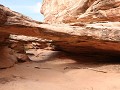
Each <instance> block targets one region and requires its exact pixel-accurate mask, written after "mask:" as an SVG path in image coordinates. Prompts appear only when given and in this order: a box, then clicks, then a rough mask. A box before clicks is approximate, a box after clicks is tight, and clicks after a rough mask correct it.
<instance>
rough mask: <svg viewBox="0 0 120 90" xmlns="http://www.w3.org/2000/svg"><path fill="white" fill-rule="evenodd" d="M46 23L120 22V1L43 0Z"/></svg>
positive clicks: (42, 10)
mask: <svg viewBox="0 0 120 90" xmlns="http://www.w3.org/2000/svg"><path fill="white" fill-rule="evenodd" d="M41 13H42V14H44V16H45V22H46V23H70V22H98V21H120V0H43V5H42V9H41Z"/></svg>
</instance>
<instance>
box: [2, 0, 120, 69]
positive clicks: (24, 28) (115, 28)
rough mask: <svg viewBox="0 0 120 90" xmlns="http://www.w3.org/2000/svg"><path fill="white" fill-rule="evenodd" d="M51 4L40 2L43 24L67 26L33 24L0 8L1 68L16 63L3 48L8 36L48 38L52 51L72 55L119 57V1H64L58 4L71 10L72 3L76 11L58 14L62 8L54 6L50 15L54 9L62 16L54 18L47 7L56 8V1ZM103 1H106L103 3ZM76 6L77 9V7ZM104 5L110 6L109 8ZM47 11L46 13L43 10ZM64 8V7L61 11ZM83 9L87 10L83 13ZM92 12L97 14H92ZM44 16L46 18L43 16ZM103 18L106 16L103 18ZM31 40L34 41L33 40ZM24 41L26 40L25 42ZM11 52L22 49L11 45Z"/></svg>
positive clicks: (7, 9)
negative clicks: (52, 45) (41, 4)
mask: <svg viewBox="0 0 120 90" xmlns="http://www.w3.org/2000/svg"><path fill="white" fill-rule="evenodd" d="M53 1H54V0H51V1H50V0H48V1H47V2H46V0H44V2H43V7H42V12H43V13H44V15H45V22H47V23H60V22H62V23H67V22H68V23H69V24H45V23H41V22H38V21H34V20H32V19H30V18H28V17H26V16H23V15H22V14H20V13H17V12H14V11H12V10H10V9H9V8H6V7H4V6H2V5H0V21H1V22H0V47H1V51H0V53H3V52H5V53H7V54H5V53H4V54H0V55H2V56H0V57H3V59H4V60H3V59H2V58H1V59H0V63H2V62H3V63H5V64H6V65H5V66H2V64H3V63H2V64H0V68H4V67H10V66H12V65H13V64H14V61H15V60H14V58H13V57H12V56H14V54H13V55H12V56H11V54H10V53H9V51H7V50H6V49H4V47H5V48H6V46H8V44H7V42H8V37H9V34H17V35H25V36H32V37H37V40H38V38H43V39H49V40H50V41H51V43H52V44H54V45H55V49H57V50H63V51H67V52H72V53H81V54H84V55H89V54H91V55H94V54H98V53H100V54H102V55H104V54H105V55H106V54H107V55H115V56H119V55H120V22H119V15H120V14H119V12H118V14H115V13H116V11H118V10H116V9H117V8H118V6H119V3H118V0H112V1H110V0H108V4H107V3H104V2H103V0H99V3H97V1H98V0H96V1H95V0H89V2H88V0H79V1H78V2H79V3H76V1H77V0H74V1H72V2H71V3H70V1H67V0H66V1H62V2H61V3H63V2H64V3H67V4H68V5H67V4H66V6H65V8H66V7H67V8H68V6H69V7H70V6H71V5H73V4H75V6H76V8H73V9H74V10H72V9H69V8H68V10H69V12H71V13H67V14H64V13H63V12H62V11H60V9H61V8H62V7H61V8H58V7H57V6H56V7H54V9H55V10H53V9H52V8H51V10H53V11H52V12H54V11H56V10H58V12H61V14H59V15H60V16H58V18H57V19H56V18H54V16H55V12H54V15H53V14H52V12H51V10H49V8H50V7H52V6H51V4H52V5H53V4H55V5H58V3H56V2H57V1H56V2H53ZM104 1H105V2H107V1H106V0H104ZM109 1H110V2H109ZM48 2H49V3H48ZM50 2H52V3H50ZM115 2H116V4H115ZM81 3H82V4H81ZM109 3H111V4H109ZM59 4H60V3H59ZM103 4H104V5H105V6H106V8H105V9H104V8H103V7H102V8H103V9H102V10H101V11H100V9H98V6H99V8H100V7H101V5H103ZM79 5H80V7H78V6H79ZM92 5H97V6H96V8H95V7H92ZM107 5H108V6H109V8H108V6H107ZM111 5H112V6H114V5H117V6H116V7H114V8H112V9H113V11H114V13H110V12H109V11H110V10H112V9H111ZM48 6H49V7H48ZM59 6H60V5H59ZM61 6H62V5H61ZM83 6H84V8H83ZM88 6H89V7H88ZM90 7H91V8H92V10H91V9H90ZM47 8H48V11H49V12H48V11H46V10H47ZM65 8H63V11H64V9H65ZM86 8H88V9H87V10H86ZM83 9H84V10H83ZM94 9H95V10H96V11H94ZM108 9H110V10H108ZM76 10H78V11H79V10H80V11H79V14H80V15H77V14H78V13H76ZM105 10H106V12H105V13H103V11H105ZM107 10H108V11H107ZM83 12H84V13H83ZM87 12H91V13H87ZM98 12H101V13H103V14H99V13H98ZM108 12H109V13H108ZM56 13H57V12H56ZM96 13H97V14H96ZM68 14H70V15H72V16H73V17H76V16H77V17H78V16H79V17H78V18H79V19H78V18H77V19H72V18H71V17H69V16H67V15H68ZM110 14H111V15H110ZM114 14H115V15H114ZM46 15H47V16H48V17H49V18H48V17H46ZM49 15H50V16H49ZM99 15H101V16H100V18H98V16H99ZM105 15H107V16H106V17H105ZM93 16H95V17H97V19H94V18H92V17H93ZM1 17H3V18H1ZM65 17H67V18H65ZM61 18H62V19H61ZM68 18H70V19H68ZM106 18H108V19H106ZM113 18H114V19H113ZM47 19H48V20H47ZM103 19H104V20H103ZM101 21H102V22H101ZM103 21H104V22H103ZM113 21H114V22H113ZM71 22H74V23H71ZM83 22H84V23H83ZM89 22H90V23H89ZM34 40H36V39H35V38H34V39H33V41H34ZM38 41H39V40H38ZM25 42H27V41H26V40H25ZM20 46H21V45H20ZM12 49H17V50H19V49H20V50H22V49H21V47H20V48H14V45H13V48H12ZM18 52H19V51H18ZM20 52H21V51H20ZM9 54H10V55H9ZM6 55H7V56H6ZM15 56H17V58H18V59H21V57H24V58H26V57H25V56H24V55H21V54H19V55H18V54H16V55H15ZM24 58H23V61H24ZM8 62H9V63H8ZM7 63H8V64H7Z"/></svg>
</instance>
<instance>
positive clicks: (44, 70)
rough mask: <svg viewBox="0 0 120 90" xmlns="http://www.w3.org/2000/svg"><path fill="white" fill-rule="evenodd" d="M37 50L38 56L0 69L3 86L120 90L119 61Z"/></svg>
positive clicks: (28, 89)
mask: <svg viewBox="0 0 120 90" xmlns="http://www.w3.org/2000/svg"><path fill="white" fill-rule="evenodd" d="M37 53H38V55H37V58H35V59H34V58H33V57H34V56H33V57H32V56H31V58H32V59H33V61H30V62H25V63H18V64H15V66H14V67H11V68H8V69H0V90H120V62H119V61H117V62H114V61H109V60H108V61H109V62H108V61H106V62H105V61H104V60H103V61H101V60H102V58H99V57H98V58H94V57H83V56H74V57H72V56H71V55H66V54H64V53H61V52H53V51H51V52H50V51H46V50H45V51H42V52H40V51H39V52H38V51H37ZM55 53H57V54H55ZM46 56H47V58H45V57H46ZM48 56H50V57H48ZM41 58H43V60H42V59H41Z"/></svg>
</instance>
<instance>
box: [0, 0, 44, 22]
mask: <svg viewBox="0 0 120 90" xmlns="http://www.w3.org/2000/svg"><path fill="white" fill-rule="evenodd" d="M0 4H3V5H5V6H7V7H9V8H10V9H12V10H14V11H17V12H20V13H22V14H24V15H26V16H29V17H31V18H32V19H34V20H38V21H43V18H44V17H43V15H42V14H40V7H41V5H42V0H0Z"/></svg>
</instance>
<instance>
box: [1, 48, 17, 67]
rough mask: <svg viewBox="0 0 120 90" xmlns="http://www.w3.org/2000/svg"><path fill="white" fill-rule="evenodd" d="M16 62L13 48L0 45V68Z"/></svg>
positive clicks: (10, 65)
mask: <svg viewBox="0 0 120 90" xmlns="http://www.w3.org/2000/svg"><path fill="white" fill-rule="evenodd" d="M15 62H17V59H16V57H15V56H14V52H13V50H11V49H10V48H8V47H7V46H0V69H1V68H8V67H12V66H13V65H14V64H15Z"/></svg>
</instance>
